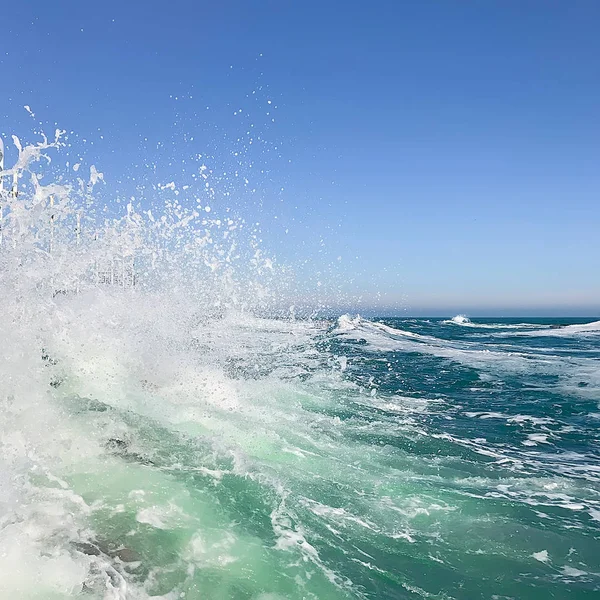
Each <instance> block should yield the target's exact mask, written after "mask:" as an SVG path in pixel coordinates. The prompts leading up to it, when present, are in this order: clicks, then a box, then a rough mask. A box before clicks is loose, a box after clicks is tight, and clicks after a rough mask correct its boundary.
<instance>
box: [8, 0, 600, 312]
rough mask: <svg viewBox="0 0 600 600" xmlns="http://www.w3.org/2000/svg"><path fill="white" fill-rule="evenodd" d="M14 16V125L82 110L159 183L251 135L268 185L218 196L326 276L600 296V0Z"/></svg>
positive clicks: (490, 303) (260, 2)
mask: <svg viewBox="0 0 600 600" xmlns="http://www.w3.org/2000/svg"><path fill="white" fill-rule="evenodd" d="M2 22H3V26H2V34H1V36H0V72H1V77H0V91H1V94H0V117H2V120H1V121H0V133H2V134H3V135H7V134H11V133H18V134H19V135H21V136H23V137H25V138H29V139H31V138H32V133H31V132H32V130H33V129H36V128H39V125H38V123H41V124H42V125H41V126H42V127H43V128H44V129H46V130H48V131H52V130H53V128H54V124H55V123H56V124H58V125H59V126H60V127H62V128H64V129H66V130H68V131H72V132H73V134H72V135H71V142H72V144H73V146H72V148H71V150H70V152H71V154H72V156H71V157H70V159H71V160H72V161H74V160H75V159H79V158H80V157H81V158H83V160H84V162H86V163H88V164H91V163H93V164H95V165H96V166H97V167H98V168H99V170H101V171H103V172H104V173H105V177H106V181H107V185H106V188H105V193H106V194H114V195H121V196H123V197H129V195H135V196H136V198H138V199H139V201H140V202H142V203H149V202H152V200H153V198H152V197H151V196H152V194H153V193H154V192H153V191H152V190H151V184H152V183H166V182H168V181H171V180H174V181H178V182H181V183H185V181H184V180H185V179H186V177H187V176H188V175H189V171H190V169H191V168H192V167H191V165H192V161H193V160H195V159H194V158H193V157H195V156H197V155H198V154H202V155H203V156H204V159H205V160H207V162H208V161H212V163H211V164H213V165H214V166H215V168H217V167H218V169H222V170H227V171H228V172H229V171H230V168H231V165H232V160H234V158H233V156H234V152H236V151H238V152H241V153H242V155H243V160H242V162H243V165H242V167H241V168H240V172H242V171H243V173H241V175H243V177H244V178H247V179H248V180H249V184H248V185H241V184H240V179H238V180H236V181H233V182H229V183H225V182H221V190H224V189H225V188H227V190H229V192H230V193H231V196H230V197H229V198H227V199H226V198H218V199H217V200H215V202H216V203H217V205H218V204H219V202H222V203H224V202H231V203H233V204H234V205H237V207H238V209H239V210H240V211H241V212H242V213H244V214H246V215H247V216H248V217H249V218H251V219H256V220H257V221H260V223H261V224H262V228H263V234H264V235H263V237H264V240H265V245H266V246H267V247H269V248H271V249H272V250H273V252H274V253H275V254H276V255H277V256H278V258H279V260H280V261H282V262H289V263H291V264H294V265H295V266H296V268H297V269H298V273H299V274H298V277H300V278H305V279H306V282H307V283H306V286H307V289H308V288H310V286H311V285H313V284H314V282H315V281H316V280H317V279H323V278H328V277H329V278H331V279H332V280H334V281H335V282H336V285H340V286H341V287H342V288H343V289H344V290H346V291H348V292H350V293H356V294H360V295H362V297H363V305H364V306H372V307H381V309H382V310H383V308H385V309H386V310H388V311H393V312H400V313H412V314H423V313H429V314H434V313H444V314H448V313H454V312H466V313H470V314H485V313H488V314H489V313H496V314H518V313H525V312H527V313H532V312H534V313H535V312H538V313H539V314H542V313H543V314H548V313H553V312H554V313H569V314H588V315H593V314H598V313H600V277H598V272H600V235H599V234H598V228H599V226H600V209H599V194H598V192H599V190H600V166H599V162H598V161H599V157H600V152H599V150H600V108H599V107H600V66H599V65H600V36H598V34H597V24H598V23H599V22H600V4H598V3H597V2H595V1H594V0H590V1H587V2H584V1H576V0H569V1H566V0H565V1H563V2H558V1H549V0H545V1H542V0H539V1H534V0H520V1H516V0H515V1H509V0H507V1H496V2H494V1H490V2H478V3H475V2H451V1H449V0H448V1H431V2H426V1H422V0H414V1H407V2H404V1H401V0H391V1H379V2H378V1H376V2H371V3H364V2H355V1H350V2H333V1H332V2H328V1H321V2H313V1H304V2H290V1H284V0H278V1H276V0H255V1H248V0H243V1H242V0H231V1H227V0H224V1H222V2H218V3H217V2H204V1H202V0H199V1H195V2H192V1H190V0H186V1H182V0H173V1H170V2H168V3H165V2H155V1H154V0H150V1H145V2H141V1H127V2H126V1H123V0H121V1H120V2H115V1H113V0H107V1H104V2H102V3H90V2H74V1H64V2H60V3H50V2H42V1H38V0H30V1H29V2H26V3H25V2H22V3H17V2H12V3H10V4H7V6H5V7H3V16H2ZM25 104H27V105H29V106H31V108H32V109H33V111H34V113H35V115H36V117H35V119H34V120H32V118H31V117H30V115H29V114H28V113H26V112H25V110H24V109H23V105H25ZM240 109H241V113H240V112H239V111H240ZM234 113H237V114H234ZM272 119H275V121H274V122H273V121H272ZM250 125H252V126H253V127H252V129H250ZM248 131H251V134H250V135H248V134H247V132H248ZM192 138H193V139H192ZM249 139H253V141H254V144H253V146H252V147H250V146H249V145H248V140H249ZM238 140H239V141H238ZM75 155H76V156H75ZM238 162H239V161H238ZM250 164H251V165H252V166H250ZM146 165H150V166H146ZM241 175H240V176H241ZM252 190H254V191H252ZM216 208H217V209H218V206H217V207H216ZM286 230H287V232H288V233H285V231H286ZM338 257H341V259H339V260H338ZM302 263H306V264H304V265H303V266H300V265H301V264H302ZM331 299H332V300H333V301H335V298H334V297H332V298H331Z"/></svg>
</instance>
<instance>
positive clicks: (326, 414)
mask: <svg viewBox="0 0 600 600" xmlns="http://www.w3.org/2000/svg"><path fill="white" fill-rule="evenodd" d="M53 145H55V146H57V145H60V132H59V133H58V136H57V138H56V140H54V142H43V143H40V144H38V145H36V146H29V147H26V148H24V149H22V150H21V152H20V155H19V159H18V162H17V164H16V165H15V167H14V168H13V169H12V170H9V169H7V171H6V173H7V175H6V177H11V176H12V174H13V173H18V176H19V177H20V181H21V182H24V181H28V182H29V188H28V189H27V190H24V191H22V192H21V193H20V194H19V196H17V197H10V196H9V195H8V194H5V195H4V198H3V200H4V207H3V208H4V213H3V222H2V225H3V240H2V251H1V253H0V269H1V270H0V290H1V298H2V312H1V316H0V339H1V340H2V343H1V344H0V415H1V421H0V598H2V599H4V598H6V599H11V600H13V599H56V600H58V599H64V598H90V599H98V600H99V599H107V600H108V599H115V600H116V599H120V600H125V599H147V598H155V599H164V600H175V599H179V598H183V599H187V600H196V599H216V600H217V599H223V600H224V599H228V600H229V599H234V600H236V599H240V600H242V599H244V600H245V599H256V600H277V599H284V598H287V599H300V598H310V599H322V600H325V599H337V598H339V599H342V598H364V599H367V598H369V599H376V598H377V599H383V598H386V599H387V598H389V599H393V598H398V599H413V598H414V599H417V598H438V599H451V598H455V599H468V600H471V599H478V598H482V599H483V598H487V599H490V600H491V599H508V598H514V599H519V600H522V599H540V600H542V599H543V600H545V599H547V598H569V599H577V598H597V597H598V594H599V593H600V460H599V458H600V450H599V448H600V445H599V441H600V440H599V437H600V436H599V425H600V406H599V403H600V369H599V362H598V359H599V358H600V322H591V321H592V319H587V320H585V319H581V320H573V319H558V320H557V319H531V318H529V319H478V320H472V321H471V320H469V319H468V318H466V317H461V316H457V317H455V318H453V319H447V320H445V319H410V318H382V319H370V320H368V319H364V318H361V317H359V316H357V315H356V314H354V315H342V316H339V315H334V314H329V315H322V316H321V317H319V318H312V319H296V318H293V316H291V315H290V312H289V311H287V312H285V311H283V312H282V311H281V310H280V309H279V308H278V307H279V306H280V303H279V300H280V298H281V296H278V294H279V293H280V287H278V285H279V284H278V281H277V278H278V275H277V272H276V269H274V268H273V264H274V263H273V260H271V259H269V258H267V257H266V253H265V252H264V251H263V250H262V249H260V248H259V247H258V242H257V240H256V239H255V238H254V237H253V236H252V234H251V233H246V232H245V229H244V227H243V223H242V222H240V221H236V220H235V219H233V218H229V217H227V218H224V217H218V216H215V217H214V218H213V217H212V216H211V218H210V219H209V218H208V217H207V213H206V211H202V210H197V209H196V208H194V209H187V208H186V207H185V206H182V205H181V204H179V203H173V204H170V205H169V206H167V207H166V208H165V211H164V214H162V215H156V214H151V213H144V212H139V211H136V210H134V208H133V207H132V206H131V205H130V206H129V207H127V209H126V210H125V211H124V214H123V216H122V217H118V218H116V217H115V218H113V219H105V220H104V221H101V220H99V219H98V218H96V219H95V220H94V221H92V219H91V217H89V215H90V214H91V211H92V210H93V203H92V202H91V200H90V198H92V197H93V185H94V183H97V180H98V173H97V172H95V170H93V171H92V172H91V174H90V181H89V182H88V181H86V182H85V185H81V186H79V187H78V186H76V185H72V186H69V185H65V184H64V183H61V185H58V184H55V183H46V184H44V185H42V183H41V182H40V179H39V178H38V177H37V175H36V172H37V171H36V169H37V168H38V164H39V163H38V162H37V161H38V159H40V157H41V156H42V155H43V154H44V153H46V152H49V151H51V150H52V146H53ZM94 174H95V179H94ZM92 180H93V181H92ZM278 299H279V300H278Z"/></svg>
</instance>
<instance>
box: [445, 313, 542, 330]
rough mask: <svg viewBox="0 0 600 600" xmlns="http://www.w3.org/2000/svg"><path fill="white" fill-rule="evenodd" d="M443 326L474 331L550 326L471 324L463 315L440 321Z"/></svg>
mask: <svg viewBox="0 0 600 600" xmlns="http://www.w3.org/2000/svg"><path fill="white" fill-rule="evenodd" d="M442 323H443V324H444V325H460V326H461V327H473V328H475V329H547V328H549V327H550V325H542V324H536V323H510V324H509V323H473V321H471V319H469V317H466V316H465V315H456V316H455V317H452V318H451V319H446V320H445V321H442Z"/></svg>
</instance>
